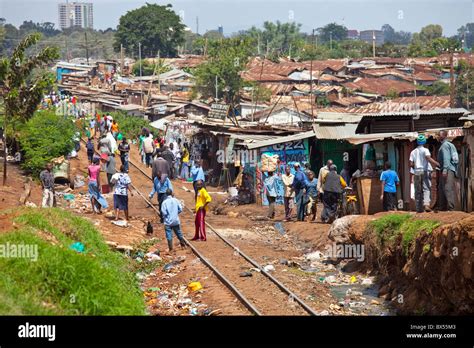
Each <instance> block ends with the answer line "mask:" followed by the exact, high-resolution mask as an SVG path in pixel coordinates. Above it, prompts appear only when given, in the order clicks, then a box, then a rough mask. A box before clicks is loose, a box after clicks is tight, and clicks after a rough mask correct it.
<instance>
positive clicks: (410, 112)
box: [362, 108, 468, 117]
mask: <svg viewBox="0 0 474 348" xmlns="http://www.w3.org/2000/svg"><path fill="white" fill-rule="evenodd" d="M466 112H468V111H467V110H466V109H464V108H454V109H451V108H439V109H431V110H406V111H399V112H397V111H391V110H390V111H385V112H379V113H365V114H362V116H364V117H390V116H416V115H454V114H463V115H464V114H465V113H466Z"/></svg>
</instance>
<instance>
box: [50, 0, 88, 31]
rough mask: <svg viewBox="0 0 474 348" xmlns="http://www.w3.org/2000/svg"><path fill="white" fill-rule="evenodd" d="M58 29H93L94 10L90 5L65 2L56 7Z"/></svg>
mask: <svg viewBox="0 0 474 348" xmlns="http://www.w3.org/2000/svg"><path fill="white" fill-rule="evenodd" d="M58 18H59V28H60V29H66V28H71V27H80V28H89V29H92V28H93V27H94V10H93V7H92V3H87V2H66V3H62V4H59V5H58Z"/></svg>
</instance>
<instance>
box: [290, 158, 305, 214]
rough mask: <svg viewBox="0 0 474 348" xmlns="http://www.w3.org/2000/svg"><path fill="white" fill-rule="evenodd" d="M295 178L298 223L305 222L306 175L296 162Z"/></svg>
mask: <svg viewBox="0 0 474 348" xmlns="http://www.w3.org/2000/svg"><path fill="white" fill-rule="evenodd" d="M293 166H294V168H295V178H294V179H293V189H294V191H295V201H296V211H297V219H298V221H304V213H305V204H304V203H305V202H304V196H305V195H304V190H305V189H306V185H307V183H306V175H305V174H304V173H303V171H302V170H301V167H300V164H299V163H298V162H296V163H295V164H294V165H293Z"/></svg>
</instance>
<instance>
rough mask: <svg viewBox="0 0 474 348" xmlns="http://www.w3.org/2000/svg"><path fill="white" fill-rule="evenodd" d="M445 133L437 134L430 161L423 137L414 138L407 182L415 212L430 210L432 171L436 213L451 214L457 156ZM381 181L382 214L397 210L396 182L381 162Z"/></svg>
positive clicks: (429, 154) (387, 165)
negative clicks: (435, 151) (435, 180)
mask: <svg viewBox="0 0 474 348" xmlns="http://www.w3.org/2000/svg"><path fill="white" fill-rule="evenodd" d="M447 136H448V134H447V132H446V131H444V130H442V131H440V132H439V134H438V140H439V142H440V143H441V146H440V147H439V150H438V156H437V160H435V159H433V158H432V156H431V153H430V150H429V149H428V148H427V147H426V146H425V145H426V137H425V136H424V135H423V134H420V135H419V136H418V138H417V139H416V143H417V147H416V148H415V149H414V150H413V151H412V152H411V153H410V157H409V166H410V177H411V183H412V184H413V186H414V198H415V207H416V211H417V212H418V213H422V212H431V211H432V208H433V207H432V202H431V201H432V197H431V185H432V175H433V172H434V171H435V170H436V171H437V176H438V178H439V182H438V187H437V207H436V209H437V210H447V211H453V210H454V205H455V195H454V192H455V187H454V178H455V177H456V176H457V175H458V165H459V156H458V153H457V150H456V147H455V146H454V144H453V143H451V142H450V141H449V140H448V138H447ZM380 181H381V182H382V190H383V192H382V194H381V196H380V199H381V200H382V201H383V208H384V210H386V211H390V210H397V196H396V192H397V186H398V185H399V183H400V179H399V177H398V175H397V173H396V172H395V171H394V170H392V168H391V163H390V162H385V170H384V171H383V172H382V174H381V176H380Z"/></svg>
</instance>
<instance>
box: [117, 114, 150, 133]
mask: <svg viewBox="0 0 474 348" xmlns="http://www.w3.org/2000/svg"><path fill="white" fill-rule="evenodd" d="M110 115H111V116H112V117H113V118H114V120H115V121H117V123H118V125H119V131H120V132H121V133H122V134H123V135H125V137H127V139H130V140H131V139H136V138H138V136H139V135H140V134H141V132H142V129H143V128H148V129H149V128H150V122H148V121H146V120H145V119H144V118H143V117H137V116H130V115H127V113H126V112H122V111H114V112H111V113H110Z"/></svg>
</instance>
